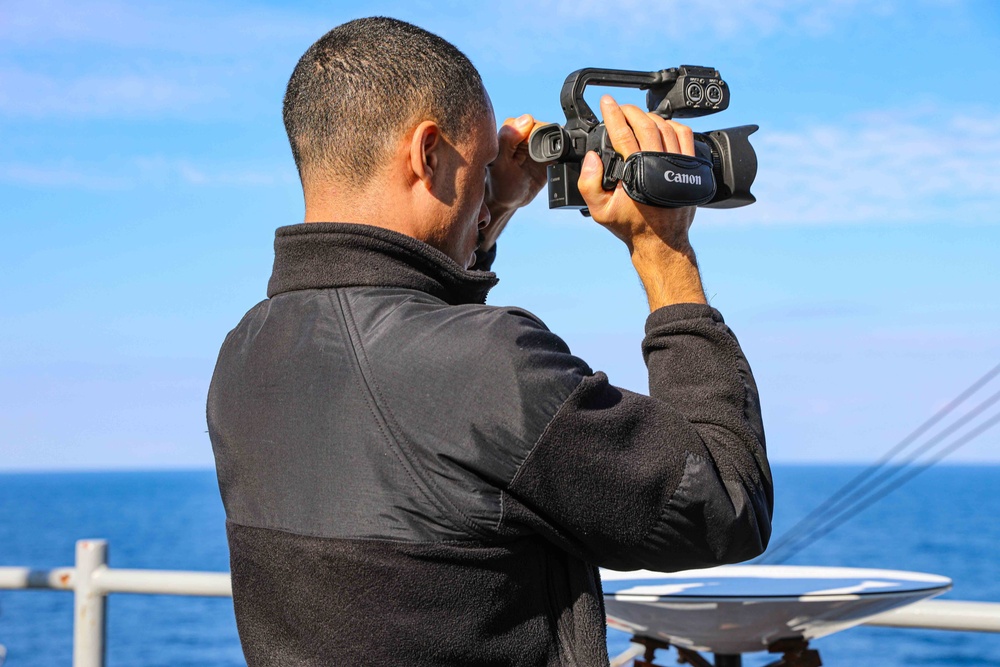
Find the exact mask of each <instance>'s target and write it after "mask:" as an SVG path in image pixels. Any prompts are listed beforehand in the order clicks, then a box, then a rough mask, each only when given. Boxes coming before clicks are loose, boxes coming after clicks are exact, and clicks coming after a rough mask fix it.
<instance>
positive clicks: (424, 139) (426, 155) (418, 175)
mask: <svg viewBox="0 0 1000 667" xmlns="http://www.w3.org/2000/svg"><path fill="white" fill-rule="evenodd" d="M442 143H443V139H442V137H441V128H440V127H438V124H437V123H435V122H434V121H432V120H425V121H423V122H422V123H420V124H419V125H417V127H416V129H414V130H413V136H412V137H411V138H410V170H411V172H412V173H413V177H414V178H415V179H417V180H419V181H421V182H423V184H424V186H425V187H426V188H428V189H430V187H431V183H432V182H433V181H434V176H435V175H437V172H438V169H440V166H441V145H442Z"/></svg>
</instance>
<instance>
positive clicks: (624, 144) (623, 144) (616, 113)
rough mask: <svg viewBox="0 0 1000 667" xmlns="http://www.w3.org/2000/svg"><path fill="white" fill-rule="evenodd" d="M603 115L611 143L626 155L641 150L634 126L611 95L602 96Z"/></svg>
mask: <svg viewBox="0 0 1000 667" xmlns="http://www.w3.org/2000/svg"><path fill="white" fill-rule="evenodd" d="M601 116H602V117H603V118H604V126H605V127H606V128H607V130H608V138H610V139H611V145H612V146H613V147H614V149H615V150H616V151H618V152H619V153H620V154H621V155H623V156H624V157H628V156H629V155H631V154H632V153H635V152H636V151H638V150H639V142H638V141H636V139H635V134H634V133H633V132H632V128H631V127H629V124H628V120H627V119H626V118H625V114H624V113H623V112H622V109H621V107H620V106H618V103H617V102H615V100H614V98H613V97H611V96H610V95H605V96H603V97H602V98H601Z"/></svg>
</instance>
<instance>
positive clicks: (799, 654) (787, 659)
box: [765, 639, 823, 667]
mask: <svg viewBox="0 0 1000 667" xmlns="http://www.w3.org/2000/svg"><path fill="white" fill-rule="evenodd" d="M767 652H768V653H784V655H783V656H781V659H780V660H776V661H775V662H772V663H768V664H767V665H765V667H821V665H822V664H823V661H822V660H820V658H819V651H816V650H814V649H811V648H809V642H807V641H806V640H804V639H779V640H778V641H776V642H774V643H773V644H771V645H770V646H768V647H767Z"/></svg>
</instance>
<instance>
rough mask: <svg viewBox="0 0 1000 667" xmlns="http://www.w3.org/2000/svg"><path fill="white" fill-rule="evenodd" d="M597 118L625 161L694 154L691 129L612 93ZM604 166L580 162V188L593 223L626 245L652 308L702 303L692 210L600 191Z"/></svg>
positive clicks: (592, 156) (593, 159)
mask: <svg viewBox="0 0 1000 667" xmlns="http://www.w3.org/2000/svg"><path fill="white" fill-rule="evenodd" d="M601 114H602V115H603V116H604V124H605V127H607V131H608V137H609V138H610V139H611V145H612V146H613V147H614V149H615V150H616V151H617V152H618V153H619V154H621V156H622V157H625V158H627V157H628V156H629V155H631V154H632V153H635V152H638V151H656V152H666V153H683V154H684V155H694V136H693V133H692V132H691V128H689V127H687V126H686V125H682V124H680V123H677V122H674V121H669V120H665V119H663V118H661V117H660V116H658V115H656V114H654V113H647V112H645V111H643V110H641V109H640V108H639V107H636V106H633V105H631V104H626V105H624V106H619V105H618V103H617V102H615V101H614V99H612V97H611V96H610V95H605V96H604V97H602V98H601ZM603 173H604V165H603V163H602V162H601V158H600V156H599V155H598V154H597V153H594V152H589V153H587V156H586V158H585V159H584V161H583V166H582V169H581V172H580V180H579V183H578V185H579V188H580V194H581V195H583V199H584V201H585V202H586V203H587V207H588V208H589V209H590V215H591V216H592V217H593V218H594V221H595V222H597V223H599V224H600V225H602V226H604V227H606V228H607V229H608V230H609V231H610V232H611V233H612V234H614V235H615V236H617V237H618V238H619V239H621V240H622V241H624V242H625V245H627V246H628V249H629V252H630V253H631V255H632V264H633V265H634V266H635V269H636V271H637V272H638V273H639V278H640V279H641V280H642V284H643V286H644V287H645V288H646V295H647V297H648V298H649V307H650V310H656V309H657V308H660V307H662V306H667V305H670V304H674V303H705V302H706V301H705V293H704V289H703V288H702V286H701V277H700V275H699V274H698V265H697V263H696V261H695V256H694V250H693V249H692V248H691V244H690V242H689V240H688V229H689V228H690V227H691V223H692V221H693V220H694V207H693V206H689V207H685V208H659V207H655V206H646V205H644V204H640V203H638V202H636V201H635V200H633V199H632V198H631V197H629V196H628V194H627V193H626V192H625V188H624V186H622V184H621V183H618V186H617V187H616V188H615V189H614V190H610V191H609V190H605V189H603V188H602V187H601V180H602V176H603Z"/></svg>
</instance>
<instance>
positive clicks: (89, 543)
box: [0, 540, 233, 667]
mask: <svg viewBox="0 0 1000 667" xmlns="http://www.w3.org/2000/svg"><path fill="white" fill-rule="evenodd" d="M3 588H8V589H19V588H20V589H27V588H44V589H49V590H58V591H73V613H74V615H73V667H104V654H105V644H104V638H105V627H106V618H105V612H106V610H107V595H108V593H146V594H156V595H198V596H209V597H232V595H233V588H232V585H231V583H230V581H229V574H228V573H227V572H172V571H166V570H123V569H112V568H109V567H108V543H107V541H106V540H79V541H78V542H77V543H76V567H59V568H55V569H53V570H33V569H31V568H27V567H0V589H3Z"/></svg>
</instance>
